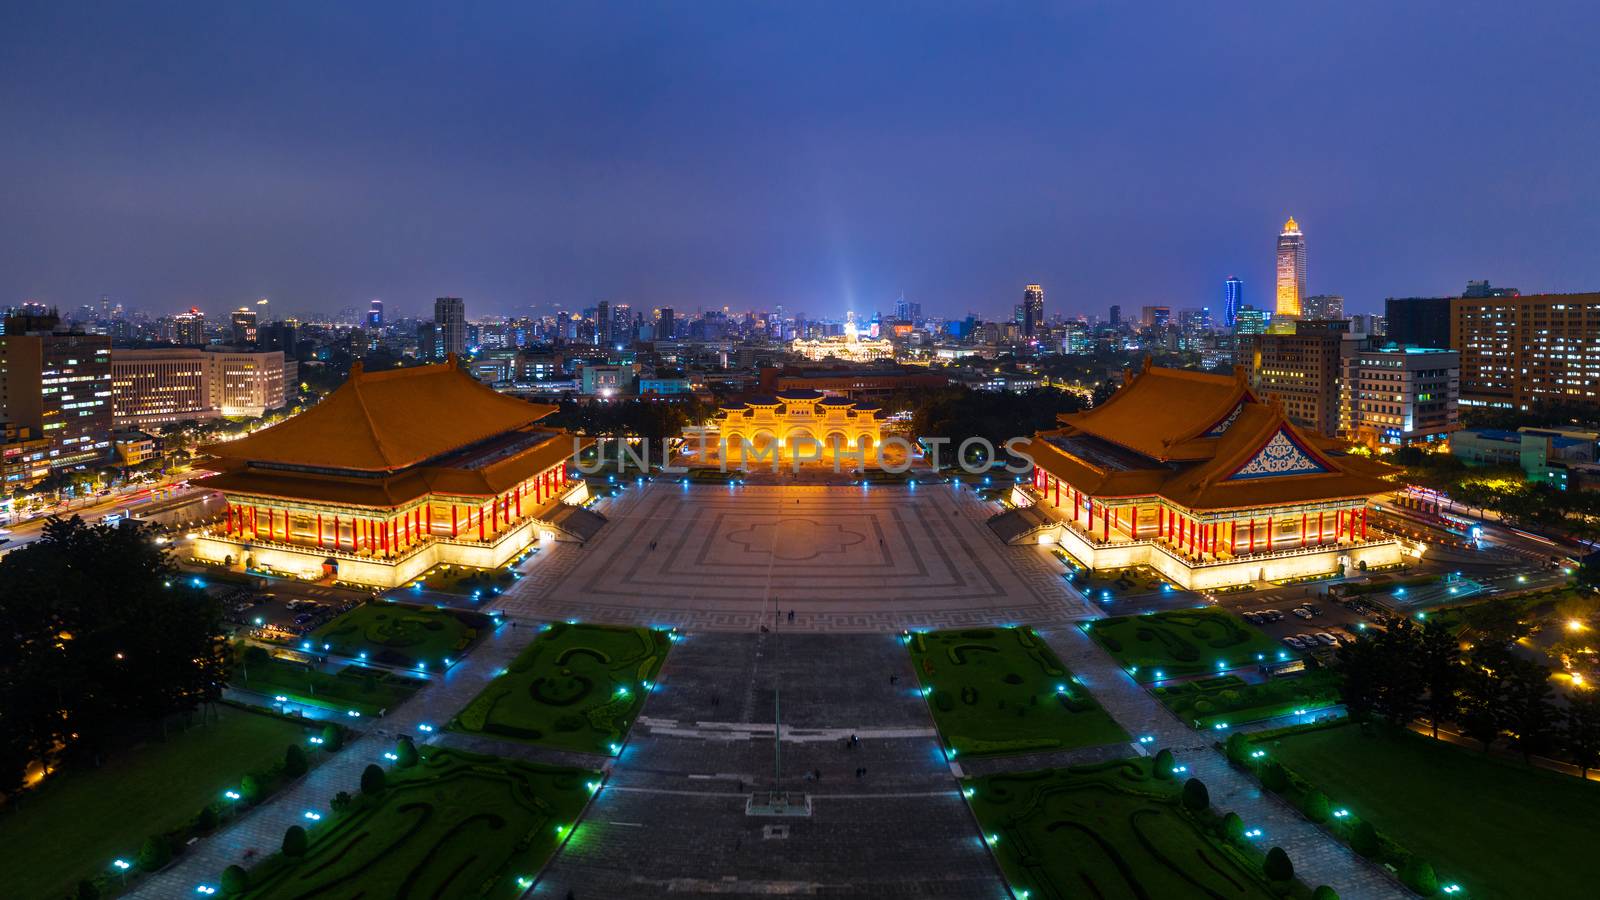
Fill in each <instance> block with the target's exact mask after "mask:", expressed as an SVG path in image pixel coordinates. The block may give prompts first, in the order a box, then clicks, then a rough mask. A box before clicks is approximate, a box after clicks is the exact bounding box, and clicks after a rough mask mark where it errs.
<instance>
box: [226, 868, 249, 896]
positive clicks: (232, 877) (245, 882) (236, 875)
mask: <svg viewBox="0 0 1600 900" xmlns="http://www.w3.org/2000/svg"><path fill="white" fill-rule="evenodd" d="M221 887H222V893H223V894H224V895H225V896H228V897H237V896H239V895H240V894H242V893H244V892H245V891H247V890H249V889H250V873H249V872H246V871H245V870H244V867H243V866H237V865H234V866H229V867H227V868H226V869H223V870H222V884H221Z"/></svg>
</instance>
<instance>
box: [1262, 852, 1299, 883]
mask: <svg viewBox="0 0 1600 900" xmlns="http://www.w3.org/2000/svg"><path fill="white" fill-rule="evenodd" d="M1261 871H1262V873H1263V874H1265V875H1266V876H1267V877H1268V878H1270V879H1272V880H1273V881H1288V880H1289V879H1291V878H1293V877H1294V863H1293V862H1291V861H1290V859H1289V854H1287V853H1285V852H1284V851H1283V848H1282V847H1273V848H1272V849H1271V850H1268V851H1267V858H1266V860H1265V861H1264V862H1263V863H1262V865H1261Z"/></svg>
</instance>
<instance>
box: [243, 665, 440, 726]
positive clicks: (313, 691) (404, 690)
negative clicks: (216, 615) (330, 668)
mask: <svg viewBox="0 0 1600 900" xmlns="http://www.w3.org/2000/svg"><path fill="white" fill-rule="evenodd" d="M230 683H231V684H232V685H233V686H234V687H236V688H239V689H241V690H247V691H255V692H257V693H259V694H263V695H265V696H267V697H275V696H282V697H288V698H289V699H290V701H292V702H294V703H299V704H302V705H307V706H319V707H323V708H325V709H336V710H341V711H343V710H349V709H353V710H355V711H356V712H359V713H361V714H362V715H364V716H375V715H377V714H379V713H380V712H382V711H383V710H386V709H393V708H394V707H396V706H399V705H400V704H401V703H402V702H404V701H405V700H406V699H407V698H408V697H410V696H411V695H412V694H414V693H416V691H417V689H418V688H419V687H421V686H422V684H423V682H421V681H419V680H417V679H415V678H408V677H406V676H403V675H398V674H393V673H389V672H384V671H381V670H377V669H369V668H366V667H364V666H347V667H346V668H344V669H341V670H339V672H337V673H331V672H322V671H319V670H317V669H315V668H313V667H311V666H308V665H305V664H304V663H297V662H294V661H292V660H287V659H280V658H277V657H273V658H270V659H268V660H266V661H265V662H262V661H260V660H257V661H255V662H240V663H235V665H234V668H233V679H232V681H231V682H230Z"/></svg>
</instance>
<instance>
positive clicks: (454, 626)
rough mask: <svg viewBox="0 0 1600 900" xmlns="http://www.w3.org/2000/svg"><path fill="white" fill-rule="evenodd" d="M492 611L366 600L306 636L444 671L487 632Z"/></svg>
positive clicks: (311, 645)
mask: <svg viewBox="0 0 1600 900" xmlns="http://www.w3.org/2000/svg"><path fill="white" fill-rule="evenodd" d="M490 627H492V623H491V622H490V621H489V617H488V616H485V615H483V614H482V613H475V612H470V611H466V610H457V609H434V608H432V607H422V606H409V605H407V604H404V603H365V604H362V605H361V606H358V607H356V608H355V609H352V610H350V611H349V612H347V613H345V614H344V615H341V616H339V617H338V618H336V619H334V620H333V621H331V622H328V623H327V624H326V625H323V626H322V627H321V628H318V629H317V630H316V631H313V632H312V633H311V634H309V635H307V636H306V639H305V641H304V642H303V644H302V645H303V646H305V647H306V649H311V650H317V651H321V650H322V649H323V645H324V644H327V645H328V647H327V649H328V651H329V652H332V653H337V654H340V655H343V656H353V657H359V656H360V654H362V653H365V654H367V657H366V658H367V661H368V662H373V663H380V664H383V665H387V666H395V667H398V668H404V669H412V668H417V667H418V666H419V665H422V666H426V667H427V668H428V669H430V670H432V671H439V670H440V669H441V668H442V667H443V666H444V661H445V660H446V659H449V660H458V659H460V658H461V656H462V654H464V653H466V652H467V650H468V648H470V647H471V646H472V645H473V644H474V643H476V642H477V640H478V639H479V638H480V637H482V636H483V635H484V634H487V633H488V630H489V628H490Z"/></svg>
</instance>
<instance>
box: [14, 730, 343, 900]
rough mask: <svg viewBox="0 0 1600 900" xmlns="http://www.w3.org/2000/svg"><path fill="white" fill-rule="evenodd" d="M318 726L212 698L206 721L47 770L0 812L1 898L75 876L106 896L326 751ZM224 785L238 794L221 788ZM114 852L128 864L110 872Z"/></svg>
mask: <svg viewBox="0 0 1600 900" xmlns="http://www.w3.org/2000/svg"><path fill="white" fill-rule="evenodd" d="M198 715H199V714H196V716H197V722H198ZM324 727H325V726H324V725H323V724H322V723H320V722H319V723H305V722H299V721H295V720H291V719H289V718H286V717H283V716H278V715H274V714H271V713H266V712H257V711H254V710H249V709H246V708H244V707H239V706H234V705H231V704H228V703H221V704H218V705H217V707H216V717H215V718H214V719H213V720H212V721H209V722H205V723H204V724H195V725H192V726H190V727H189V728H187V729H185V730H182V731H179V730H176V729H174V730H173V731H172V732H171V733H170V734H169V735H168V736H167V738H166V739H165V740H152V741H150V742H148V743H146V744H143V745H141V746H138V747H134V748H132V749H129V750H126V751H123V752H121V753H118V754H116V755H114V756H112V757H110V758H109V759H108V760H107V761H106V764H105V765H104V766H103V767H101V768H98V769H85V770H74V771H68V772H61V773H59V774H57V775H55V776H52V777H51V778H50V779H49V780H47V781H46V782H45V783H44V784H43V785H41V786H40V787H39V788H38V789H36V790H34V791H30V792H28V793H26V794H23V795H20V796H17V797H15V798H11V799H10V800H9V801H8V803H7V806H6V808H5V810H4V812H3V813H0V885H3V886H4V887H3V888H0V896H6V897H64V896H71V895H73V894H74V893H75V891H76V885H77V884H78V883H79V881H80V880H84V881H88V882H90V883H91V884H94V885H96V886H97V887H98V889H99V890H100V891H101V892H102V893H107V894H109V893H111V892H113V891H114V890H116V889H118V888H120V886H121V885H122V884H123V882H124V879H126V881H127V882H128V883H129V884H132V883H134V880H135V879H136V878H137V877H138V876H139V874H140V872H141V871H153V870H154V869H158V868H160V867H161V866H162V865H164V864H165V863H166V861H168V860H170V859H171V858H173V857H174V856H175V855H177V854H179V853H181V852H182V851H183V848H184V846H185V844H186V843H187V841H188V840H189V839H190V838H191V837H196V836H200V835H205V834H208V833H210V832H212V831H214V830H215V829H216V828H218V827H219V826H220V825H221V824H222V823H224V822H226V821H227V819H228V818H229V817H230V816H232V815H234V814H235V813H236V811H237V809H238V808H241V807H246V806H251V805H254V804H256V803H259V802H261V801H262V800H264V799H266V798H267V797H269V796H271V795H272V794H274V793H276V792H277V791H278V790H280V789H281V788H282V787H283V786H284V785H286V784H287V783H288V782H290V781H292V780H293V779H295V778H296V777H298V776H299V775H301V774H303V773H304V772H305V769H306V767H309V766H311V765H315V763H316V762H317V761H318V760H319V758H320V757H324V756H326V755H327V751H328V750H329V749H337V748H338V747H339V746H340V745H341V744H342V739H343V735H344V732H343V729H341V728H340V727H339V726H337V725H332V726H326V727H327V728H331V729H332V732H330V733H329V735H328V736H329V740H327V741H325V742H324V743H323V744H321V745H313V744H310V743H308V741H307V738H308V737H311V736H319V737H320V736H322V735H323V733H324V731H323V729H324ZM291 747H292V748H294V749H293V750H290V749H289V748H291ZM229 790H231V791H233V792H235V793H237V794H239V795H240V796H239V799H237V800H232V799H229V798H227V797H225V796H224V793H223V792H224V791H229ZM114 859H122V860H125V861H127V862H128V863H130V864H131V865H132V869H131V870H130V871H129V872H127V873H126V874H123V873H121V872H119V871H118V870H116V869H115V868H113V867H112V860H114Z"/></svg>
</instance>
